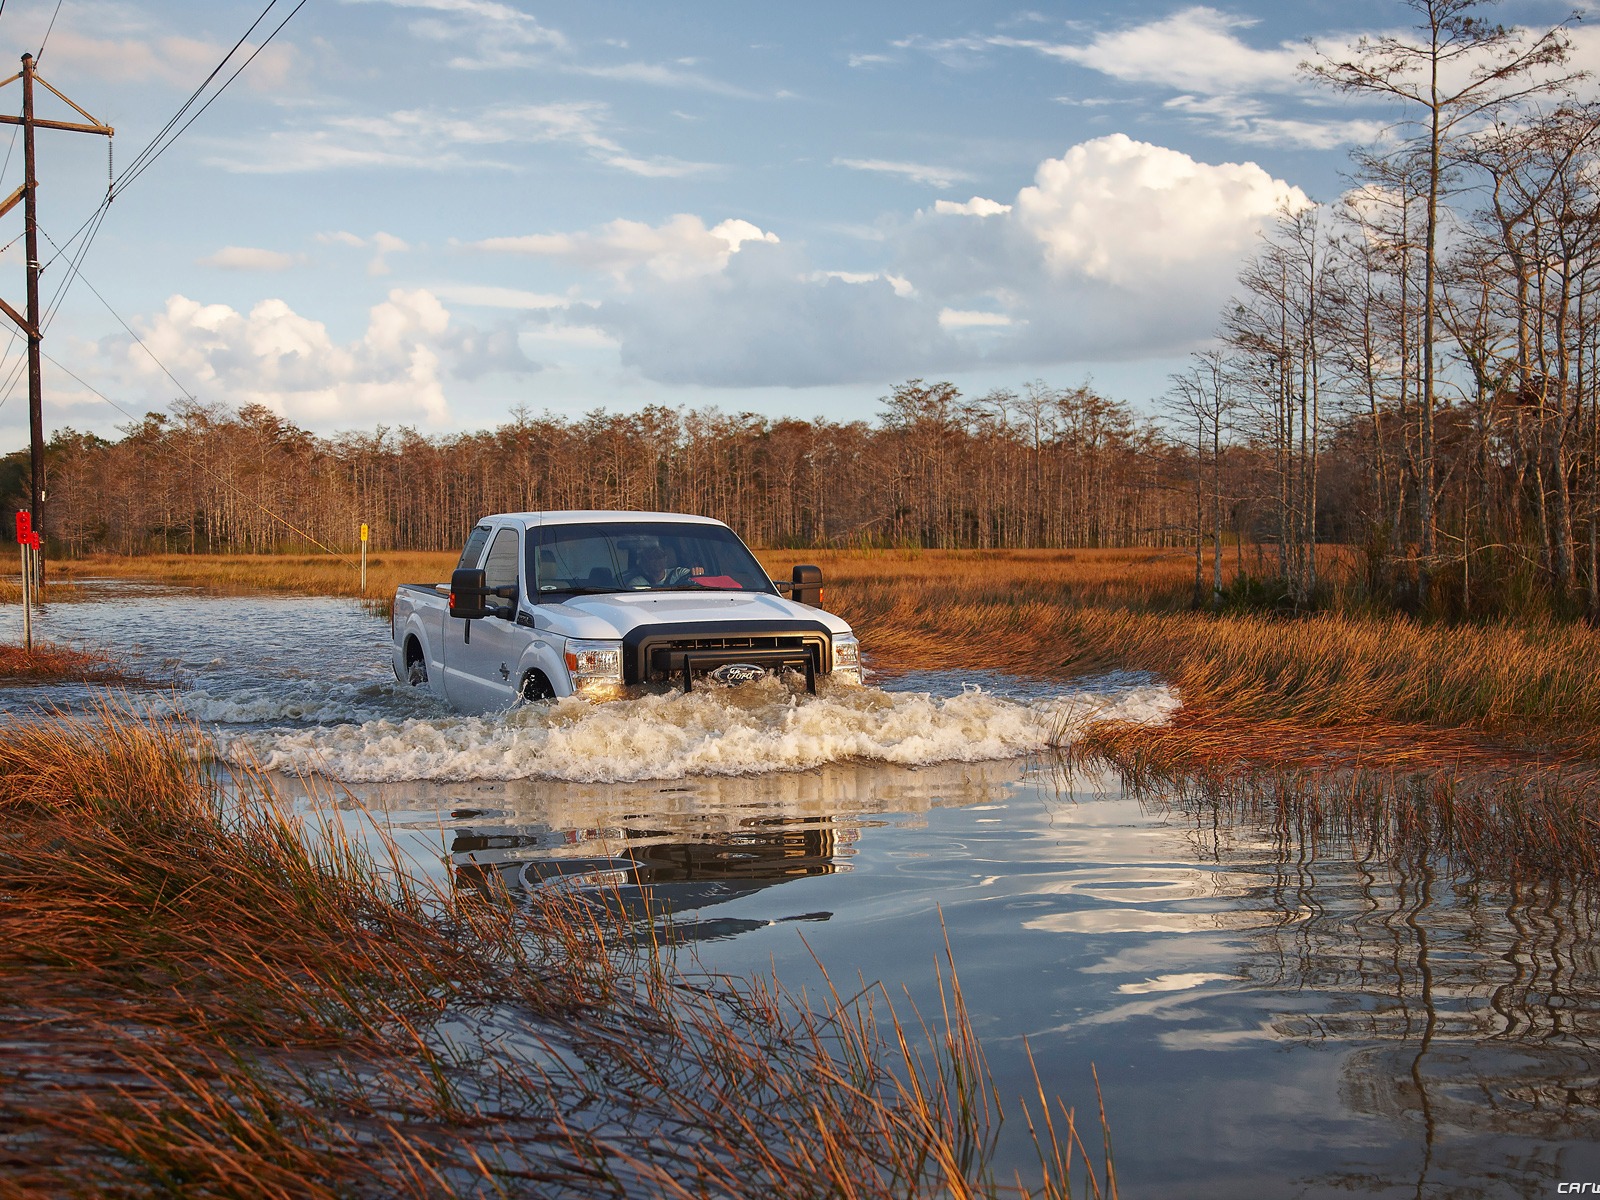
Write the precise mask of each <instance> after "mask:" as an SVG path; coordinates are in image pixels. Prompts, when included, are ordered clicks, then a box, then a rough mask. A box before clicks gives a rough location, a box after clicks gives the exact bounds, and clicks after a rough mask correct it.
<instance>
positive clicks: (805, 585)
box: [789, 565, 822, 608]
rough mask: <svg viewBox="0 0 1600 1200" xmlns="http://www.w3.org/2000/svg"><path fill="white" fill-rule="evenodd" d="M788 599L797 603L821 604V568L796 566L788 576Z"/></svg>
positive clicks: (815, 605)
mask: <svg viewBox="0 0 1600 1200" xmlns="http://www.w3.org/2000/svg"><path fill="white" fill-rule="evenodd" d="M789 599H791V600H793V601H794V602H795V603H797V604H810V605H812V606H813V607H818V608H820V607H821V606H822V568H821V567H813V566H810V565H800V566H796V567H795V569H794V572H793V574H792V575H791V576H790V583H789Z"/></svg>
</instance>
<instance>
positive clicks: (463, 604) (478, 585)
mask: <svg viewBox="0 0 1600 1200" xmlns="http://www.w3.org/2000/svg"><path fill="white" fill-rule="evenodd" d="M487 591H488V589H487V588H486V587H485V578H484V573H483V571H481V570H461V571H452V572H451V573H450V615H451V616H452V617H460V618H462V619H463V620H467V621H476V620H478V619H479V618H481V617H487V616H488V615H489V611H490V610H489V608H488V607H487V606H486V605H485V603H484V600H485V599H486V592H487Z"/></svg>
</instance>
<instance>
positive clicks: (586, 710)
mask: <svg viewBox="0 0 1600 1200" xmlns="http://www.w3.org/2000/svg"><path fill="white" fill-rule="evenodd" d="M1178 707H1179V699H1178V695H1177V693H1176V692H1175V691H1174V690H1173V689H1172V688H1170V687H1167V686H1165V685H1163V684H1159V683H1151V682H1140V683H1138V684H1120V683H1113V684H1111V685H1109V686H1107V685H1101V686H1100V687H1098V688H1082V689H1077V690H1066V691H1063V692H1062V693H1061V694H1059V695H1055V696H1049V697H1042V698H1031V699H1027V700H1016V699H1007V698H1005V697H1001V696H997V695H995V694H993V693H991V692H987V691H984V690H982V689H979V688H969V689H967V690H965V691H963V692H962V693H961V694H959V695H955V696H948V697H937V696H933V695H929V694H927V693H922V692H895V693H892V692H886V691H882V690H879V689H877V688H872V687H865V688H851V687H827V686H825V687H824V689H823V690H822V692H821V694H819V695H817V696H800V695H796V694H795V693H793V692H791V691H790V690H789V689H788V688H786V687H785V686H784V685H783V684H781V683H780V682H778V681H777V680H771V679H769V680H766V681H762V682H759V683H756V684H751V685H748V686H745V687H741V688H733V689H724V688H704V689H700V690H696V691H694V692H691V693H689V694H687V695H685V694H681V693H672V694H667V695H652V696H645V697H641V698H639V699H632V700H619V701H614V702H611V703H607V704H591V703H588V702H587V701H582V700H576V699H567V700H561V701H558V702H555V703H552V704H534V705H526V706H523V707H521V708H518V709H514V710H513V711H511V712H508V713H503V714H497V715H494V716H488V717H465V716H456V715H426V716H413V717H407V718H395V717H383V718H379V719H374V720H363V721H359V722H351V723H346V724H341V725H331V726H318V727H313V728H297V729H272V730H248V731H241V732H238V733H232V734H229V733H219V735H218V736H219V739H220V740H221V742H222V744H223V748H224V750H225V752H226V753H228V754H230V755H231V756H233V757H235V758H245V757H248V758H251V759H253V760H254V761H256V762H258V763H259V764H261V765H262V766H264V767H266V768H268V769H269V770H281V771H288V772H295V773H306V772H314V773H318V774H323V775H328V776H331V777H333V778H336V779H341V780H346V781H348V782H352V783H375V782H386V781H398V780H412V779H427V780H439V781H460V780H474V779H484V780H506V779H530V778H545V779H560V780H568V781H572V782H581V783H614V782H623V781H631V780H643V779H681V778H684V777H686V776H692V775H754V774H763V773H767V772H773V771H795V770H804V769H807V768H811V767H816V766H820V765H822V764H824V763H830V762H843V761H868V762H885V763H896V764H901V765H913V766H915V765H922V764H929V763H940V762H979V761H985V760H994V759H1005V758H1014V757H1017V756H1019V755H1023V754H1028V753H1031V752H1035V751H1039V750H1042V749H1045V748H1046V747H1048V746H1052V745H1058V746H1059V745H1065V744H1068V743H1070V742H1071V741H1073V740H1074V739H1075V738H1076V737H1078V736H1080V735H1081V733H1082V732H1083V730H1084V729H1086V728H1087V727H1088V726H1090V725H1092V724H1094V723H1096V722H1099V721H1105V720H1123V721H1135V722H1141V723H1145V724H1160V723H1163V722H1165V721H1166V720H1167V718H1168V717H1169V716H1170V715H1171V714H1172V713H1173V712H1174V711H1175V710H1176V709H1177V708H1178Z"/></svg>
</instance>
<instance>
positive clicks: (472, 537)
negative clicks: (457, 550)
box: [456, 525, 492, 571]
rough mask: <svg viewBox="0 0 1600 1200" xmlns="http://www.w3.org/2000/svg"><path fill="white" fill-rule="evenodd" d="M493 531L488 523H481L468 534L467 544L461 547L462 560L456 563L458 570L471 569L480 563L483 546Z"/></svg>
mask: <svg viewBox="0 0 1600 1200" xmlns="http://www.w3.org/2000/svg"><path fill="white" fill-rule="evenodd" d="M491 532H492V531H491V530H490V528H489V527H488V526H487V525H479V526H478V527H477V528H476V529H474V530H473V531H472V532H471V534H469V535H468V536H467V544H466V545H465V546H463V547H462V549H461V561H460V562H458V563H457V564H456V570H458V571H470V570H471V569H472V568H473V567H475V566H477V565H478V560H479V559H481V558H482V557H483V548H484V546H485V545H486V544H487V543H488V541H489V534H490V533H491Z"/></svg>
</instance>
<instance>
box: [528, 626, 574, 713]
mask: <svg viewBox="0 0 1600 1200" xmlns="http://www.w3.org/2000/svg"><path fill="white" fill-rule="evenodd" d="M517 679H518V680H519V681H520V683H519V687H521V688H522V689H524V690H523V695H524V697H525V698H527V699H549V698H553V697H559V696H570V695H572V680H571V679H570V678H569V677H568V675H567V662H566V659H565V658H563V657H561V655H559V654H557V653H556V647H555V645H554V644H553V643H552V642H550V641H547V640H546V639H544V638H542V637H541V638H536V639H534V641H533V642H531V643H529V645H528V648H527V649H526V650H524V651H523V652H522V658H521V660H520V661H519V662H518V663H517ZM530 680H532V681H536V683H535V686H536V687H537V681H542V682H543V683H545V684H547V685H548V687H549V694H548V695H547V696H538V695H530V694H529V693H528V692H527V688H528V685H529V681H530Z"/></svg>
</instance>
